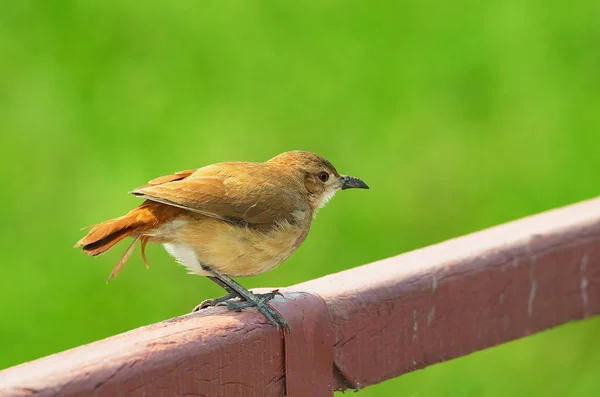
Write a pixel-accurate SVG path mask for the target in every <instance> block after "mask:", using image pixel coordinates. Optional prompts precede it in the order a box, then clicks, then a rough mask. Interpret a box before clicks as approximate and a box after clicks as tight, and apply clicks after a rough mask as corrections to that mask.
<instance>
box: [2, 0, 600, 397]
mask: <svg viewBox="0 0 600 397" xmlns="http://www.w3.org/2000/svg"><path fill="white" fill-rule="evenodd" d="M484 3H486V4H484ZM599 20H600V3H599V2H598V1H594V0H586V1H579V2H576V3H566V2H548V1H536V0H519V1H516V0H507V1H503V2H476V1H468V0H458V1H455V2H446V3H442V2H440V3H438V2H432V1H416V0H409V1H403V2H396V3H393V2H385V4H383V3H382V4H379V3H377V2H353V1H350V2H349V1H343V2H342V1H330V2H321V3H320V4H317V3H316V2H314V3H299V2H295V3H294V2H285V3H281V2H241V1H237V2H197V1H191V0H181V1H163V0H147V1H143V2H142V1H114V0H105V1H100V0H97V1H85V0H80V1H25V0H21V1H13V2H8V1H4V2H2V4H1V5H0V54H1V61H0V134H1V142H0V148H1V152H2V155H1V156H0V162H1V163H0V165H1V167H0V178H1V182H2V194H1V195H0V204H1V206H0V211H1V212H0V216H1V218H2V222H0V231H1V233H2V234H1V236H2V239H1V240H0V249H1V252H2V277H1V278H0V300H1V301H2V304H1V305H0V318H1V319H2V320H1V322H0V368H4V367H7V366H11V365H14V364H17V363H21V362H23V361H26V360H31V359H34V358H37V357H40V356H43V355H47V354H50V353H53V352H57V351H60V350H64V349H67V348H71V347H74V346H77V345H80V344H84V343H87V342H91V341H94V340H97V339H99V338H103V337H107V336H109V335H114V334H117V333H120V332H123V331H126V330H129V329H132V328H135V327H139V326H141V325H145V324H149V323H152V322H156V321H160V320H163V319H166V318H169V317H172V316H176V315H179V314H182V313H185V312H188V311H189V310H190V309H191V308H192V307H193V306H195V305H196V304H197V303H198V302H200V301H201V300H202V299H205V298H208V297H212V296H217V295H221V291H220V290H219V289H218V287H216V286H215V285H213V283H211V282H209V281H208V280H204V279H202V278H200V277H195V276H189V275H186V271H185V270H184V268H183V267H181V266H178V265H176V264H175V263H174V261H173V260H172V259H171V258H169V257H168V256H167V254H166V253H165V252H164V250H163V249H162V247H160V246H152V247H149V250H148V257H149V260H150V264H151V268H150V270H146V269H145V268H144V266H143V262H142V260H141V258H140V257H139V254H138V253H136V254H134V255H133V257H132V259H131V260H130V263H129V264H128V266H126V268H125V269H124V271H123V272H121V273H120V274H119V276H118V277H117V278H116V279H115V280H114V281H112V282H111V283H110V284H108V285H106V284H105V280H106V278H107V276H108V274H109V272H110V270H111V268H112V267H113V265H114V264H115V263H116V261H117V260H118V258H119V257H120V255H121V253H122V252H123V250H124V249H125V246H124V245H120V246H119V248H117V249H116V250H114V251H111V252H110V253H108V254H107V255H104V256H101V257H98V258H90V257H86V256H84V255H83V254H82V253H81V252H79V251H78V250H75V249H73V248H72V246H73V244H74V243H75V241H77V240H78V239H79V238H80V237H81V236H82V235H83V232H82V231H80V228H81V227H83V226H86V225H89V224H93V223H97V222H99V221H103V220H105V219H107V218H111V217H115V216H119V215H122V214H123V213H124V212H126V211H128V210H129V209H131V208H132V207H133V206H135V205H137V204H139V202H140V201H139V200H138V199H136V198H135V197H133V196H130V195H128V194H127V192H128V191H130V190H131V189H133V188H135V187H137V186H139V185H141V184H143V183H145V182H146V181H148V180H150V179H152V178H154V177H157V176H160V175H164V174H168V173H171V172H174V171H178V170H182V169H188V168H195V167H200V166H203V165H206V164H210V163H213V162H218V161H225V160H257V161H262V160H266V159H268V158H270V157H272V156H274V155H276V154H278V153H280V152H283V151H286V150H290V149H304V150H311V151H314V152H317V153H319V154H322V155H324V156H326V157H327V158H328V159H329V160H331V161H332V162H333V163H334V164H335V165H336V166H337V168H338V169H339V170H341V172H344V173H349V174H352V175H356V176H358V177H361V178H363V179H364V180H365V181H367V182H368V183H369V185H370V186H371V190H369V191H358V192H357V191H352V192H350V193H344V194H340V195H338V197H336V198H335V199H334V200H333V201H332V202H331V203H330V204H329V206H328V207H327V208H326V209H324V210H322V211H321V212H320V213H319V216H318V218H317V220H316V222H315V223H314V226H313V229H312V231H311V234H310V235H309V238H308V240H307V241H306V243H305V244H304V245H303V246H302V247H301V248H300V250H299V251H298V252H297V253H296V254H295V255H294V256H293V257H292V258H291V259H290V260H289V261H288V262H287V263H285V264H284V265H283V266H281V267H280V268H279V269H277V270H275V271H273V272H271V273H268V274H265V275H262V276H259V277H254V278H248V279H241V280H240V281H241V282H242V283H243V284H244V285H245V286H246V287H249V288H251V287H260V286H286V285H292V284H295V283H299V282H302V281H305V280H309V279H311V278H315V277H319V276H323V275H325V274H329V273H333V272H336V271H339V270H342V269H347V268H351V267H354V266H359V265H361V264H364V263H368V262H371V261H374V260H377V259H381V258H385V257H388V256H392V255H396V254H400V253H402V252H406V251H408V250H412V249H415V248H418V247H423V246H427V245H430V244H433V243H436V242H440V241H443V240H446V239H449V238H451V237H455V236H459V235H463V234H467V233H470V232H473V231H476V230H480V229H483V228H486V227H489V226H493V225H495V224H498V223H501V222H506V221H510V220H513V219H517V218H520V217H523V216H526V215H530V214H534V213H537V212H540V211H544V210H547V209H551V208H554V207H557V206H562V205H566V204H570V203H574V202H577V201H580V200H583V199H586V198H590V197H594V196H597V195H599V194H600V184H599V183H598V177H597V175H598V171H599V169H600V156H599V155H598V152H599V147H600V133H599V128H600V114H599V107H600V46H599V45H598V43H600V24H599V23H598V21H599ZM599 374H600V318H595V319H591V320H588V321H584V322H579V323H574V324H569V325H566V326H563V327H559V328H558V329H555V330H552V331H549V332H545V333H542V334H539V335H537V336H534V337H530V338H527V339H523V340H520V341H517V342H514V343H510V344H507V345H504V346H500V347H497V348H493V349H489V350H487V351H484V352H480V353H477V354H474V355H471V356H468V357H464V358H461V359H458V360H454V361H451V362H448V363H444V364H440V365H436V366H433V367H430V368H427V369H426V370H423V371H419V372H416V373H412V374H408V375H406V376H404V377H401V378H398V379H394V380H391V381H387V382H384V383H383V384H381V385H377V386H373V387H370V388H367V389H365V390H364V391H362V392H361V395H362V396H365V397H367V396H396V395H402V396H449V395H450V396H506V395H513V396H532V395H539V396H549V395H573V396H575V395H576V396H597V395H598V388H599V387H600V375H599Z"/></svg>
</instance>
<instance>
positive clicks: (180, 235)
mask: <svg viewBox="0 0 600 397" xmlns="http://www.w3.org/2000/svg"><path fill="white" fill-rule="evenodd" d="M304 215H306V216H304ZM295 217H297V219H298V220H299V221H298V222H294V223H289V222H288V221H282V222H280V223H277V224H276V225H275V226H273V227H272V228H269V229H268V230H257V229H253V228H250V227H244V226H240V225H232V224H229V223H226V222H223V221H220V220H218V219H213V218H209V217H204V216H191V217H186V218H180V219H177V220H176V221H175V222H176V224H174V225H172V226H170V227H169V226H167V227H166V228H167V229H169V231H170V232H173V233H172V234H171V235H170V238H169V239H168V240H169V241H168V242H166V243H165V248H166V249H167V251H168V252H169V253H170V254H171V255H173V256H174V257H175V258H176V259H177V261H178V262H179V263H181V264H183V265H184V266H185V267H187V268H188V270H189V271H190V272H191V273H195V274H200V275H209V274H207V273H206V271H204V270H203V269H202V266H201V264H205V265H208V266H210V267H212V268H213V269H215V270H217V271H219V272H221V273H224V274H227V275H229V276H232V277H240V276H253V275H257V274H261V273H264V272H267V271H269V270H272V269H274V268H276V267H277V266H279V265H280V264H282V263H283V262H284V261H286V260H287V259H288V258H289V257H290V255H292V254H293V253H294V251H296V249H297V248H298V247H299V246H300V244H302V242H303V241H304V240H305V238H306V236H307V234H308V230H309V228H310V220H311V219H312V216H311V215H310V214H297V215H295Z"/></svg>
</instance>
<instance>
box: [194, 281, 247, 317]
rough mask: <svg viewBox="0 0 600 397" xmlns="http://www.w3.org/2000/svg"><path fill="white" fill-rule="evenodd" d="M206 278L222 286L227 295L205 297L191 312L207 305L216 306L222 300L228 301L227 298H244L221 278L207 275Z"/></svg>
mask: <svg viewBox="0 0 600 397" xmlns="http://www.w3.org/2000/svg"><path fill="white" fill-rule="evenodd" d="M208 279H210V280H212V281H214V282H215V284H217V285H218V286H219V287H221V288H223V289H224V290H225V291H227V295H225V296H221V297H219V298H212V299H206V300H203V301H202V302H200V304H199V305H198V306H196V307H195V308H194V310H192V313H193V312H197V311H199V310H201V309H206V308H207V307H210V306H216V305H218V304H219V303H221V302H224V301H228V300H229V299H233V298H241V299H244V298H243V297H241V296H240V295H239V294H237V293H236V292H235V291H234V290H232V289H231V288H229V287H228V286H227V284H224V283H223V282H222V281H221V280H219V279H218V278H216V277H208Z"/></svg>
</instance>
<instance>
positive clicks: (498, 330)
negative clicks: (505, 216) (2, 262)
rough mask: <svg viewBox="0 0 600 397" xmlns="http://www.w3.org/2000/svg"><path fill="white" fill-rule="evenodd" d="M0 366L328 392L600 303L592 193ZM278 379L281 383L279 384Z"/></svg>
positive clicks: (117, 388) (157, 392) (155, 383)
mask: <svg viewBox="0 0 600 397" xmlns="http://www.w3.org/2000/svg"><path fill="white" fill-rule="evenodd" d="M282 291H283V292H284V298H277V299H276V300H275V301H273V302H274V303H273V306H274V307H275V308H276V309H277V310H278V311H280V312H281V313H282V314H283V315H284V317H286V319H287V320H288V321H289V323H290V324H291V326H292V333H291V334H290V335H286V336H285V337H282V335H281V334H280V333H278V332H277V331H276V330H275V328H274V327H273V326H271V325H270V324H268V323H267V322H266V321H265V319H264V318H263V317H262V316H261V315H260V314H258V313H257V312H256V311H255V310H246V311H244V312H241V313H235V312H228V311H227V310H226V309H225V308H213V309H207V310H205V311H202V312H201V313H197V314H190V315H186V316H182V317H177V318H174V319H171V320H167V321H164V322H162V323H158V324H153V325H150V326H146V327H142V328H139V329H136V330H133V331H130V332H127V333H124V334H121V335H117V336H114V337H111V338H107V339H104V340H101V341H98V342H95V343H92V344H89V345H85V346H81V347H78V348H75V349H72V350H68V351H65V352H62V353H59V354H55V355H52V356H48V357H45V358H42V359H39V360H36V361H32V362H29V363H25V364H22V365H18V366H16V367H12V368H9V369H6V370H4V371H0V396H31V395H36V396H83V395H85V396H88V395H91V396H176V395H182V396H183V395H185V396H246V397H253V396H283V395H284V393H286V395H287V396H291V397H298V396H310V397H314V396H327V395H330V396H331V395H332V394H333V390H343V389H347V388H352V389H361V388H363V387H365V386H368V385H371V384H374V383H378V382H381V381H383V380H386V379H390V378H393V377H396V376H399V375H401V374H404V373H407V372H410V371H413V370H415V369H418V368H423V367H425V366H427V365H431V364H433V363H437V362H441V361H445V360H449V359H451V358H455V357H459V356H463V355H466V354H469V353H471V352H474V351H477V350H481V349H485V348H487V347H490V346H494V345H497V344H499V343H503V342H507V341H510V340H513V339H517V338H521V337H523V336H526V335H529V334H531V333H534V332H538V331H541V330H543V329H547V328H550V327H553V326H556V325H559V324H563V323H566V322H568V321H571V320H574V319H581V318H585V317H588V316H591V315H597V314H600V199H594V200H590V201H586V202H582V203H579V204H576V205H572V206H569V207H566V208H562V209H558V210H554V211H549V212H546V213H543V214H540V215H536V216H533V217H529V218H525V219H521V220H518V221H515V222H512V223H508V224H505V225H501V226H497V227H494V228H491V229H488V230H485V231H482V232H478V233H474V234H471V235H468V236H465V237H460V238H457V239H453V240H450V241H447V242H444V243H441V244H437V245H434V246H431V247H428V248H424V249H420V250H416V251H413V252H410V253H407V254H404V255H400V256H396V257H393V258H389V259H385V260H382V261H379V262H376V263H372V264H369V265H365V266H361V267H359V268H355V269H351V270H347V271H344V272H341V273H337V274H333V275H330V276H326V277H323V278H321V279H317V280H313V281H309V282H306V283H303V284H299V285H295V286H293V287H289V288H286V289H284V290H282ZM286 389H287V390H286Z"/></svg>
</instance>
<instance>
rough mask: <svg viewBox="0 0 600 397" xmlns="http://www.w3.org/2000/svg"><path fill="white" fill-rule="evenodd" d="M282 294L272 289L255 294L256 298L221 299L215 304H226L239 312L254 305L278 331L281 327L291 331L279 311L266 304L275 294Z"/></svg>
mask: <svg viewBox="0 0 600 397" xmlns="http://www.w3.org/2000/svg"><path fill="white" fill-rule="evenodd" d="M277 295H279V296H283V294H281V292H279V291H273V292H269V293H266V294H256V295H255V296H256V298H257V299H256V300H255V301H254V300H252V301H249V300H244V301H234V300H223V301H220V302H217V303H216V304H215V306H226V307H227V308H228V309H229V310H233V311H236V312H241V311H242V309H245V308H247V307H256V308H257V309H258V311H260V312H261V313H262V314H263V315H264V316H265V317H266V318H267V320H269V322H270V323H271V324H273V325H274V326H275V328H277V330H278V331H279V330H280V329H281V327H283V328H285V329H286V330H287V331H288V332H291V328H290V325H289V324H288V322H287V321H286V320H285V319H284V318H283V317H281V315H280V314H279V313H277V312H276V311H275V310H274V309H273V308H272V307H270V306H269V305H268V302H269V301H270V300H271V299H273V298H275V296H277Z"/></svg>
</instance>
